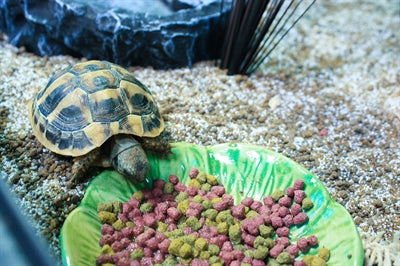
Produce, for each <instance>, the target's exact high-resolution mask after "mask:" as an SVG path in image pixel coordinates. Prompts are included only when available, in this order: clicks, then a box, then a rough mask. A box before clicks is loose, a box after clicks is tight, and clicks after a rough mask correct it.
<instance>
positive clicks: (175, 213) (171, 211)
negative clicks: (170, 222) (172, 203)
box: [167, 207, 182, 221]
mask: <svg viewBox="0 0 400 266" xmlns="http://www.w3.org/2000/svg"><path fill="white" fill-rule="evenodd" d="M167 214H168V215H169V217H171V218H172V219H174V220H175V221H177V220H178V219H179V218H180V217H181V215H182V213H181V211H180V210H178V209H177V208H175V207H170V208H168V209H167Z"/></svg>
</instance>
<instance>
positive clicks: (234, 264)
mask: <svg viewBox="0 0 400 266" xmlns="http://www.w3.org/2000/svg"><path fill="white" fill-rule="evenodd" d="M229 266H240V261H238V260H233V261H231V263H230V264H229Z"/></svg>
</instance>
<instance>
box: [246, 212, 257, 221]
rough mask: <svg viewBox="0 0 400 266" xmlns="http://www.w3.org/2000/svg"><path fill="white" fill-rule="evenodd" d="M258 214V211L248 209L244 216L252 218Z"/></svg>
mask: <svg viewBox="0 0 400 266" xmlns="http://www.w3.org/2000/svg"><path fill="white" fill-rule="evenodd" d="M256 215H258V212H256V211H253V210H250V211H249V212H248V213H246V218H249V219H251V218H254V216H256Z"/></svg>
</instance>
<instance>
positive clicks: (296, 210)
mask: <svg viewBox="0 0 400 266" xmlns="http://www.w3.org/2000/svg"><path fill="white" fill-rule="evenodd" d="M290 211H291V212H292V215H293V216H296V215H297V214H299V213H300V212H301V206H300V204H297V203H294V204H293V205H292V207H290Z"/></svg>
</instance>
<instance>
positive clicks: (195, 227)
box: [186, 216, 203, 231]
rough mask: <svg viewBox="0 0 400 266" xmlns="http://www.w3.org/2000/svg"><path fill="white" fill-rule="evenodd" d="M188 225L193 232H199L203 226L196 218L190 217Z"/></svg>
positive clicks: (187, 221)
mask: <svg viewBox="0 0 400 266" xmlns="http://www.w3.org/2000/svg"><path fill="white" fill-rule="evenodd" d="M186 224H187V225H188V226H189V227H190V228H192V229H193V230H195V231H197V230H199V229H200V228H201V227H202V226H203V225H202V224H201V222H200V221H199V220H198V219H197V218H196V217H194V216H190V217H189V218H188V219H187V220H186Z"/></svg>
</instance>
